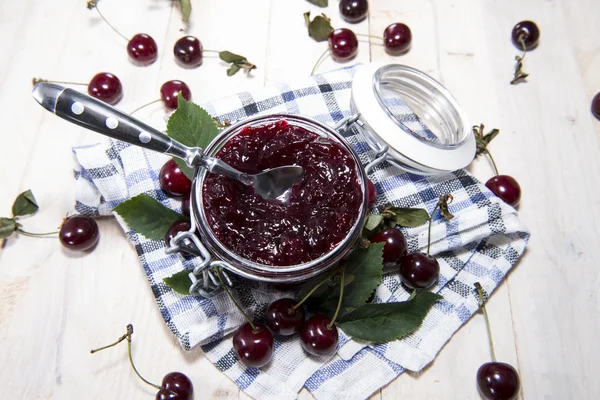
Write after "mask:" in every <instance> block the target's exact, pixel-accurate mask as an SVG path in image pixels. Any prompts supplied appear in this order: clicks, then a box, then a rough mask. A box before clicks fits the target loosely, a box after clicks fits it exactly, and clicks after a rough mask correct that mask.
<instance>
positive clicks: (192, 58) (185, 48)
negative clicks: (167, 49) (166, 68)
mask: <svg viewBox="0 0 600 400" xmlns="http://www.w3.org/2000/svg"><path fill="white" fill-rule="evenodd" d="M173 54H174V55H175V59H176V60H177V62H178V63H179V64H180V65H181V66H183V67H197V66H199V65H200V64H202V42H200V40H198V38H196V37H194V36H184V37H182V38H181V39H179V40H178V41H176V42H175V46H173Z"/></svg>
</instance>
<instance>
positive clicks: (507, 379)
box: [477, 362, 521, 400]
mask: <svg viewBox="0 0 600 400" xmlns="http://www.w3.org/2000/svg"><path fill="white" fill-rule="evenodd" d="M477 387H478V388H479V391H480V392H481V394H482V395H483V397H485V398H486V399H490V400H513V399H516V398H517V395H518V394H519V388H520V387H521V382H520V380H519V374H518V373H517V371H516V370H515V369H514V368H513V366H512V365H510V364H506V363H502V362H487V363H485V364H483V365H482V366H481V367H479V370H478V371H477Z"/></svg>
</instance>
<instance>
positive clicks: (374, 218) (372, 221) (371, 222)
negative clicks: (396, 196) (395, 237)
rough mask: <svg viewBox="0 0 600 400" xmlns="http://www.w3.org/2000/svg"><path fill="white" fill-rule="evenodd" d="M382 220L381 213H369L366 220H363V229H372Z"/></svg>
mask: <svg viewBox="0 0 600 400" xmlns="http://www.w3.org/2000/svg"><path fill="white" fill-rule="evenodd" d="M382 222H383V215H381V214H369V216H368V217H367V221H366V222H365V229H367V230H369V231H374V230H375V229H376V228H377V227H379V225H381V223H382Z"/></svg>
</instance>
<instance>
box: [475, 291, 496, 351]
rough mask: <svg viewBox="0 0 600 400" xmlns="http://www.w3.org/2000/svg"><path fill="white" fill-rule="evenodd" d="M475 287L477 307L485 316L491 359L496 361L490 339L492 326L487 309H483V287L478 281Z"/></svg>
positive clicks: (492, 342) (492, 343)
mask: <svg viewBox="0 0 600 400" xmlns="http://www.w3.org/2000/svg"><path fill="white" fill-rule="evenodd" d="M475 289H477V296H478V300H479V301H478V302H479V307H480V308H481V310H482V311H483V315H484V316H485V323H486V325H487V330H488V338H489V340H490V349H491V350H492V361H494V362H496V352H494V341H493V339H492V327H491V326H490V319H489V317H488V313H487V310H486V309H485V299H484V297H483V288H482V287H481V284H480V283H479V282H475Z"/></svg>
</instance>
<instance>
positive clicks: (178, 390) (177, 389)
mask: <svg viewBox="0 0 600 400" xmlns="http://www.w3.org/2000/svg"><path fill="white" fill-rule="evenodd" d="M193 398H194V385H192V381H191V380H190V378H188V377H187V376H186V375H185V374H182V373H181V372H170V373H168V374H167V375H165V377H164V378H163V380H162V385H161V389H160V390H159V391H158V393H156V400H167V399H168V400H192V399H193Z"/></svg>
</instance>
